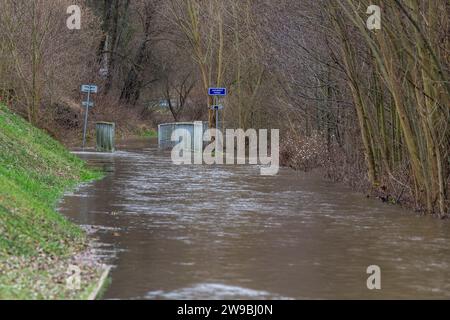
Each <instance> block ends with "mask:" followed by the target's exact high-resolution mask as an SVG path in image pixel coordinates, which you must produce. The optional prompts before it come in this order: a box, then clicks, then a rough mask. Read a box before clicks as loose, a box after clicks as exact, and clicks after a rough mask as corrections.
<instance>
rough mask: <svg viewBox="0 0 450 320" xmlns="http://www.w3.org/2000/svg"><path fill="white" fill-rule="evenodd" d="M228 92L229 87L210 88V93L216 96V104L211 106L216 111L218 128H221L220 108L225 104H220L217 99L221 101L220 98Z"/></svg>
mask: <svg viewBox="0 0 450 320" xmlns="http://www.w3.org/2000/svg"><path fill="white" fill-rule="evenodd" d="M227 94H228V90H227V88H208V95H209V96H212V97H214V105H213V106H211V109H213V110H215V111H216V129H219V110H222V109H223V105H221V104H219V103H218V101H217V100H218V99H219V102H220V98H221V97H225V96H226V95H227ZM218 97H219V98H218Z"/></svg>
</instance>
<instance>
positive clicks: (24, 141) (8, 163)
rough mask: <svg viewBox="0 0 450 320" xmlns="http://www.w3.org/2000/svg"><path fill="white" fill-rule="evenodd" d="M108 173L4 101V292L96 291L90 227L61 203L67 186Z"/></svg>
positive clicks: (2, 295)
mask: <svg viewBox="0 0 450 320" xmlns="http://www.w3.org/2000/svg"><path fill="white" fill-rule="evenodd" d="M101 176H102V173H100V172H96V171H92V170H89V169H87V168H86V166H85V163H84V162H83V161H81V160H80V159H78V158H77V157H75V156H73V155H71V154H70V153H69V152H68V151H67V150H66V149H65V148H64V147H63V146H62V145H61V144H60V143H58V142H57V141H55V140H54V139H52V138H50V137H49V136H48V135H47V134H45V133H44V132H43V131H41V130H39V129H37V128H34V127H33V126H31V125H30V124H29V123H28V122H26V121H25V120H23V119H22V118H21V117H19V116H17V115H15V114H13V113H11V112H10V111H9V110H8V109H7V108H6V107H5V106H3V105H0V270H2V272H1V274H0V299H86V298H88V297H89V294H90V293H91V292H92V290H94V288H95V287H96V286H97V282H98V280H99V278H100V276H101V273H102V269H101V264H100V262H99V261H95V259H92V258H91V256H92V255H90V254H89V250H90V249H89V242H88V240H87V237H86V233H85V232H84V231H83V230H82V229H81V228H79V227H78V226H76V225H74V224H72V223H71V222H69V221H68V220H67V219H65V218H64V217H62V216H61V215H60V214H59V213H58V212H56V210H55V205H56V203H57V200H58V199H59V198H60V197H61V196H62V195H63V193H64V192H65V191H67V190H69V189H72V188H74V187H75V186H76V185H78V184H80V183H83V182H88V181H92V180H94V179H98V178H100V177H101ZM71 265H72V266H75V267H77V268H79V270H80V280H81V283H80V284H81V285H80V289H76V287H77V286H76V285H75V286H74V288H75V289H71V288H69V287H68V286H67V283H66V280H67V278H68V277H69V276H70V274H68V270H69V266H71ZM75 284H76V281H75Z"/></svg>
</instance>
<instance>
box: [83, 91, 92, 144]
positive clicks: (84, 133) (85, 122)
mask: <svg viewBox="0 0 450 320" xmlns="http://www.w3.org/2000/svg"><path fill="white" fill-rule="evenodd" d="M90 95H91V89H89V91H88V95H87V106H86V111H85V112H84V129H83V150H84V146H85V145H86V130H87V122H88V113H89V103H90Z"/></svg>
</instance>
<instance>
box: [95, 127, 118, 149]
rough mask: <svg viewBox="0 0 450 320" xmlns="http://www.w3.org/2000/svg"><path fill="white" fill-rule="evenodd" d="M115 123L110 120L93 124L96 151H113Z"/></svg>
mask: <svg viewBox="0 0 450 320" xmlns="http://www.w3.org/2000/svg"><path fill="white" fill-rule="evenodd" d="M115 128H116V125H115V123H112V122H97V123H96V125H95V133H96V138H97V151H98V152H114V151H115V143H114V135H115Z"/></svg>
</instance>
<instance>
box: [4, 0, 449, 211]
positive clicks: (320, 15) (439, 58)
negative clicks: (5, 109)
mask: <svg viewBox="0 0 450 320" xmlns="http://www.w3.org/2000/svg"><path fill="white" fill-rule="evenodd" d="M69 2H70V4H72V3H71V2H73V1H66V0H31V1H23V0H4V1H2V2H1V4H0V9H1V10H0V23H1V25H2V28H1V29H0V39H1V41H0V56H1V61H0V74H1V77H0V90H1V92H2V94H1V96H2V97H3V99H4V100H8V101H9V104H10V105H11V106H12V107H13V108H14V109H15V110H17V111H18V112H20V113H21V114H23V115H24V116H26V117H27V118H28V119H29V120H30V121H32V122H34V123H36V124H38V125H39V126H41V127H44V128H47V130H48V131H50V132H52V133H53V134H54V135H55V136H57V137H59V138H60V139H61V138H62V137H63V136H64V138H65V139H69V140H73V141H78V139H79V136H80V130H81V123H82V119H81V117H82V112H83V110H82V109H81V107H79V103H80V100H81V96H80V93H79V85H80V84H82V83H86V82H94V83H97V84H99V85H100V88H101V90H100V93H99V94H98V95H97V96H96V97H95V101H96V107H95V108H94V110H92V121H96V120H105V121H114V122H117V124H118V128H119V129H120V130H121V132H123V133H124V134H130V133H136V132H138V131H145V130H147V129H148V128H151V127H154V126H155V125H156V124H157V123H159V122H163V121H183V120H198V119H203V120H207V121H209V122H210V124H211V125H213V124H214V114H213V113H211V112H210V111H209V109H208V106H209V105H210V104H211V103H212V101H211V98H210V97H208V96H207V95H206V89H207V88H208V87H210V86H225V87H227V88H228V89H229V93H230V94H229V96H228V97H227V98H226V100H225V104H226V108H225V111H224V117H225V125H226V126H227V127H230V128H231V127H234V128H237V127H240V128H244V129H247V128H256V129H257V128H280V129H281V134H282V137H283V142H282V143H283V145H282V158H283V160H284V163H285V164H286V165H290V166H292V167H295V168H298V169H303V170H310V169H312V168H315V167H321V168H322V169H323V170H324V171H325V172H326V174H327V175H328V177H330V178H332V179H334V180H340V181H345V182H347V183H349V184H351V185H354V186H358V187H359V188H361V187H362V186H363V187H364V188H366V189H367V190H372V191H374V192H375V193H376V194H378V195H379V196H380V197H381V198H382V199H383V200H385V201H389V202H400V203H408V204H409V205H411V206H412V207H414V208H416V209H418V210H422V211H423V212H428V213H436V214H439V215H440V216H444V215H445V214H447V213H448V212H449V206H450V205H449V191H448V189H449V172H450V170H449V166H450V164H449V163H450V160H449V146H450V129H449V122H450V113H449V112H450V109H449V106H450V103H449V102H450V101H449V98H450V82H449V65H450V64H449V62H450V61H449V50H450V48H449V32H450V28H449V21H450V20H449V11H450V10H449V9H450V8H449V7H450V4H449V3H448V1H425V0H392V1H391V0H390V1H383V0H379V1H373V2H374V3H373V4H377V5H379V6H380V7H381V9H382V29H381V30H377V31H370V30H368V29H367V28H366V20H367V18H368V15H367V13H366V10H367V7H368V6H369V5H370V4H372V3H371V1H368V0H340V1H332V0H278V1H273V0H257V1H252V0H220V1H219V0H209V1H202V0H164V1H163V0H137V1H129V0H105V1H94V0H85V1H83V0H80V1H78V3H79V4H80V5H81V6H82V8H83V10H82V13H83V15H82V28H81V30H73V31H70V30H67V28H66V26H65V19H66V18H67V15H66V14H65V11H66V7H67V6H68V4H69ZM100 69H103V75H102V76H100V73H99V70H100ZM105 70H106V71H105ZM162 99H164V100H167V101H168V102H169V107H168V108H166V109H161V108H159V107H157V106H155V105H156V104H157V103H158V101H160V100H162ZM91 123H92V122H91Z"/></svg>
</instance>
